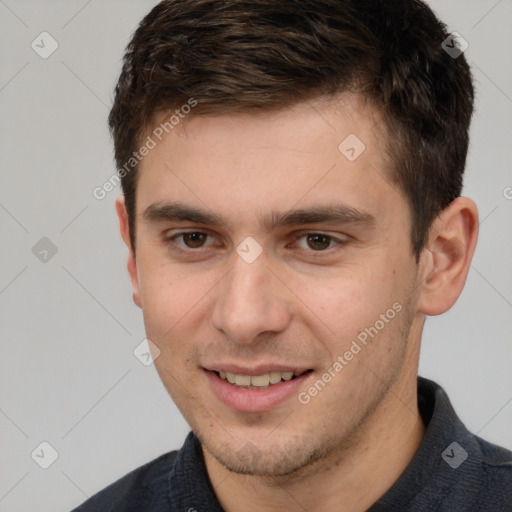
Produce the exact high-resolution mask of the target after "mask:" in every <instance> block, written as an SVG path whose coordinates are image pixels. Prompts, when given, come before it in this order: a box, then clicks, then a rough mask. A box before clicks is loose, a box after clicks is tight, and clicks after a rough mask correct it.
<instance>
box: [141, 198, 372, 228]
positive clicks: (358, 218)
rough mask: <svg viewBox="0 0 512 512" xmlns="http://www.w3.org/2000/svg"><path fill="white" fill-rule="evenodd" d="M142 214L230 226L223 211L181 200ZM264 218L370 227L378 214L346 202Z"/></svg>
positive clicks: (280, 223)
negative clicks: (203, 207)
mask: <svg viewBox="0 0 512 512" xmlns="http://www.w3.org/2000/svg"><path fill="white" fill-rule="evenodd" d="M142 218H143V219H144V220H145V221H146V222H171V221H185V222H191V223H194V224H204V225H208V226H213V227H215V226H227V224H228V223H227V222H226V220H225V219H224V218H223V217H222V216H221V215H218V214H216V213H214V212H211V211H209V210H206V209H201V208H197V207H194V206H188V205H185V204H183V203H180V202H172V203H164V204H162V203H155V204H152V205H150V206H148V207H147V208H146V209H145V210H144V212H143V214H142ZM262 220H263V222H262V225H263V226H265V228H267V229H269V230H272V229H276V228H279V227H284V226H296V225H301V224H320V223H328V222H332V223H337V224H355V225H365V226H368V227H371V226H372V225H374V224H375V222H376V219H375V216H374V215H372V214H371V213H368V212H364V211H361V210H357V209H355V208H352V207H350V206H347V205H344V204H332V205H322V206H312V207H309V208H298V209H292V210H288V211H285V212H281V213H278V212H271V214H270V215H269V216H268V217H266V218H264V219H262Z"/></svg>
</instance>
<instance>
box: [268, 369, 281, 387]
mask: <svg viewBox="0 0 512 512" xmlns="http://www.w3.org/2000/svg"><path fill="white" fill-rule="evenodd" d="M278 382H281V372H270V383H271V384H277V383H278Z"/></svg>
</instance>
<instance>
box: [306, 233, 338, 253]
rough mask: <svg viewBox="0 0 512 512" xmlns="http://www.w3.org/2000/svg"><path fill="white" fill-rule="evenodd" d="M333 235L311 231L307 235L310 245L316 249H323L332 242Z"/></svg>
mask: <svg viewBox="0 0 512 512" xmlns="http://www.w3.org/2000/svg"><path fill="white" fill-rule="evenodd" d="M331 240H332V239H331V237H330V236H327V235H322V234H321V233H311V234H309V235H307V244H308V246H309V247H310V248H311V249H313V250H315V251H323V250H324V249H327V248H328V247H329V245H330V244H331Z"/></svg>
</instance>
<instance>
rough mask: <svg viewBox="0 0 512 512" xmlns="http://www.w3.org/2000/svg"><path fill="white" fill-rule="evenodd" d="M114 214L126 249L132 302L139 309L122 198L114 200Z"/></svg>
mask: <svg viewBox="0 0 512 512" xmlns="http://www.w3.org/2000/svg"><path fill="white" fill-rule="evenodd" d="M116 212H117V217H118V219H119V230H120V231H121V238H122V239H123V241H124V243H125V244H126V247H128V264H127V269H128V274H129V275H130V280H131V282H132V289H133V302H135V304H137V306H139V308H140V307H141V301H140V292H139V279H138V275H137V262H136V260H135V253H134V251H133V248H132V244H131V241H130V226H129V224H128V213H127V211H126V205H125V202H124V196H120V197H118V198H117V199H116Z"/></svg>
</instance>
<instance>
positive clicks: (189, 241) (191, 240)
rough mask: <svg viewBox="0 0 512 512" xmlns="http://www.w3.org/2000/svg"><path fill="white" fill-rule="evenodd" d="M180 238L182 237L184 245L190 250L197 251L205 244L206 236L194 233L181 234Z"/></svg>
mask: <svg viewBox="0 0 512 512" xmlns="http://www.w3.org/2000/svg"><path fill="white" fill-rule="evenodd" d="M180 236H182V237H183V242H184V244H185V245H186V246H187V247H189V248H190V249H197V248H198V247H202V246H203V245H204V243H205V242H206V238H207V236H208V235H207V234H206V233H200V232H198V231H195V232H193V233H182V234H181V235H180Z"/></svg>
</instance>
